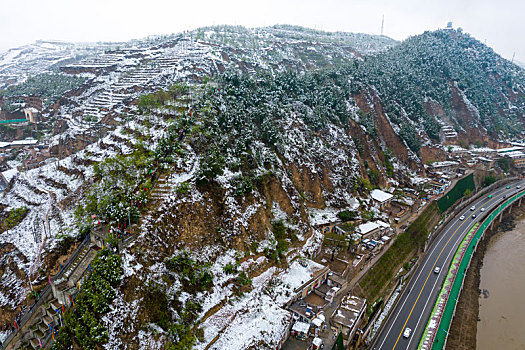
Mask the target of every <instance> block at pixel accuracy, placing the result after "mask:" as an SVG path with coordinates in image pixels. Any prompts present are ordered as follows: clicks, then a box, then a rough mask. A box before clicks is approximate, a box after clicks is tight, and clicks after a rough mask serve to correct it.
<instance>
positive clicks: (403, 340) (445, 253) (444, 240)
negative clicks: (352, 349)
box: [370, 180, 525, 350]
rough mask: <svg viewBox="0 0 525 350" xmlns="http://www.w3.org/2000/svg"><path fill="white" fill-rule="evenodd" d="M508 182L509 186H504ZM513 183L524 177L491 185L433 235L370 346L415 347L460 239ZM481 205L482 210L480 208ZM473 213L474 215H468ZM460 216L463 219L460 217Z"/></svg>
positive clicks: (508, 192) (512, 190) (509, 191)
mask: <svg viewBox="0 0 525 350" xmlns="http://www.w3.org/2000/svg"><path fill="white" fill-rule="evenodd" d="M507 185H510V189H507V188H506V186H507ZM517 185H520V186H521V187H522V189H523V188H524V187H525V181H523V180H520V181H514V182H512V183H509V184H505V185H504V186H501V187H498V188H496V189H494V190H493V191H492V192H491V193H490V194H491V195H492V198H488V195H489V193H487V194H486V195H484V196H482V197H480V198H478V199H477V200H475V201H474V202H473V203H472V204H471V205H473V206H475V210H473V211H472V210H470V206H468V207H467V208H465V209H464V210H462V211H461V212H460V213H459V214H458V215H457V216H456V217H455V218H454V219H452V220H451V221H450V222H449V223H448V224H447V226H446V227H445V228H444V229H443V230H442V231H441V234H440V235H439V237H436V238H435V239H434V241H433V243H432V245H431V246H430V247H429V248H428V250H427V253H426V254H425V256H424V257H423V260H422V262H421V264H420V265H419V267H418V268H417V269H416V271H414V273H413V275H412V277H411V279H410V280H409V282H408V285H407V287H406V288H404V291H403V292H402V294H401V296H400V299H399V300H398V302H397V304H396V306H395V307H394V309H393V310H392V311H391V313H390V315H389V317H388V318H387V320H386V321H385V322H386V324H385V325H384V326H383V328H382V330H381V332H380V333H379V334H378V335H377V336H376V338H375V340H374V342H373V343H372V345H371V347H370V348H371V349H389V350H390V349H416V348H417V346H418V343H419V340H420V337H421V334H422V333H423V330H424V328H425V326H426V322H427V320H428V318H429V316H430V313H431V311H432V308H433V307H434V303H435V301H436V298H437V295H438V293H439V291H440V289H441V286H442V284H443V280H444V279H445V276H446V272H447V271H448V268H449V265H450V262H451V260H452V257H453V256H454V253H455V252H456V249H457V247H458V245H459V244H460V242H461V240H462V239H463V238H464V237H465V235H466V234H467V232H468V231H469V230H470V229H471V228H472V226H474V224H475V223H476V222H479V221H480V219H482V218H483V217H484V216H485V215H481V214H485V213H486V212H487V211H489V210H490V209H491V208H493V207H495V206H497V205H498V204H499V203H500V202H501V201H502V200H503V196H506V197H507V198H508V197H509V195H511V194H514V193H516V192H517V191H521V190H518V189H517V188H516V186H517ZM481 208H485V209H486V211H485V212H481ZM472 215H476V218H472ZM461 216H464V217H465V219H464V220H460V217H461ZM436 267H440V269H441V271H440V272H439V273H435V272H434V269H435V268H436ZM406 328H410V329H411V330H412V332H411V334H410V336H409V337H404V336H403V333H404V331H405V329H406Z"/></svg>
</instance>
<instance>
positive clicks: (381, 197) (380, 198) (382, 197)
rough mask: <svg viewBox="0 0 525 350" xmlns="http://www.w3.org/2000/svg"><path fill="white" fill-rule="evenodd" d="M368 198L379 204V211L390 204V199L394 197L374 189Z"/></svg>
mask: <svg viewBox="0 0 525 350" xmlns="http://www.w3.org/2000/svg"><path fill="white" fill-rule="evenodd" d="M370 196H372V198H373V199H374V200H375V201H376V202H377V203H379V207H380V208H381V209H384V208H386V207H387V206H388V204H389V203H390V201H391V200H392V198H393V197H394V196H393V195H392V194H390V193H388V192H384V191H381V190H378V189H375V190H373V191H372V192H370Z"/></svg>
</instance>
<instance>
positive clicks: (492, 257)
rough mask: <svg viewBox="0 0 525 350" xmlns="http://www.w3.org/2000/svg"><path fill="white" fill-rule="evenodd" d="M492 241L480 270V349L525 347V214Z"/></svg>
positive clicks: (478, 336) (478, 338)
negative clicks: (509, 228)
mask: <svg viewBox="0 0 525 350" xmlns="http://www.w3.org/2000/svg"><path fill="white" fill-rule="evenodd" d="M515 222H516V226H515V227H514V228H513V229H512V230H511V231H507V232H500V233H498V234H496V235H495V236H494V237H492V239H491V240H490V243H489V245H488V247H487V251H486V252H485V256H484V258H483V267H482V268H481V273H480V284H479V288H480V290H481V296H480V299H479V322H478V325H477V326H478V327H477V335H476V348H477V349H478V350H493V349H502V350H503V349H525V254H524V252H525V217H521V218H520V219H519V220H516V221H515Z"/></svg>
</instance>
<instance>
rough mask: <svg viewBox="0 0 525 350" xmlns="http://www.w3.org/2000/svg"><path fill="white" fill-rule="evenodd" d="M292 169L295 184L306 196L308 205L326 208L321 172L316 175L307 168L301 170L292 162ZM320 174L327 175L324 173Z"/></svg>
mask: <svg viewBox="0 0 525 350" xmlns="http://www.w3.org/2000/svg"><path fill="white" fill-rule="evenodd" d="M290 169H291V171H292V179H293V182H294V184H295V185H296V186H297V188H298V189H299V190H300V191H301V192H303V194H304V196H305V198H306V205H307V206H308V207H312V208H324V207H325V202H324V198H323V189H322V187H321V181H320V180H319V174H315V175H314V174H312V173H311V172H310V170H308V169H307V168H303V169H301V170H299V169H298V168H297V166H296V165H295V164H292V165H291V166H290ZM320 176H321V177H323V178H324V177H325V176H324V174H320Z"/></svg>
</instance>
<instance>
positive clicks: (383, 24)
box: [381, 15, 385, 36]
mask: <svg viewBox="0 0 525 350" xmlns="http://www.w3.org/2000/svg"><path fill="white" fill-rule="evenodd" d="M384 26H385V15H383V20H382V21H381V36H382V35H383V28H384Z"/></svg>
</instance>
